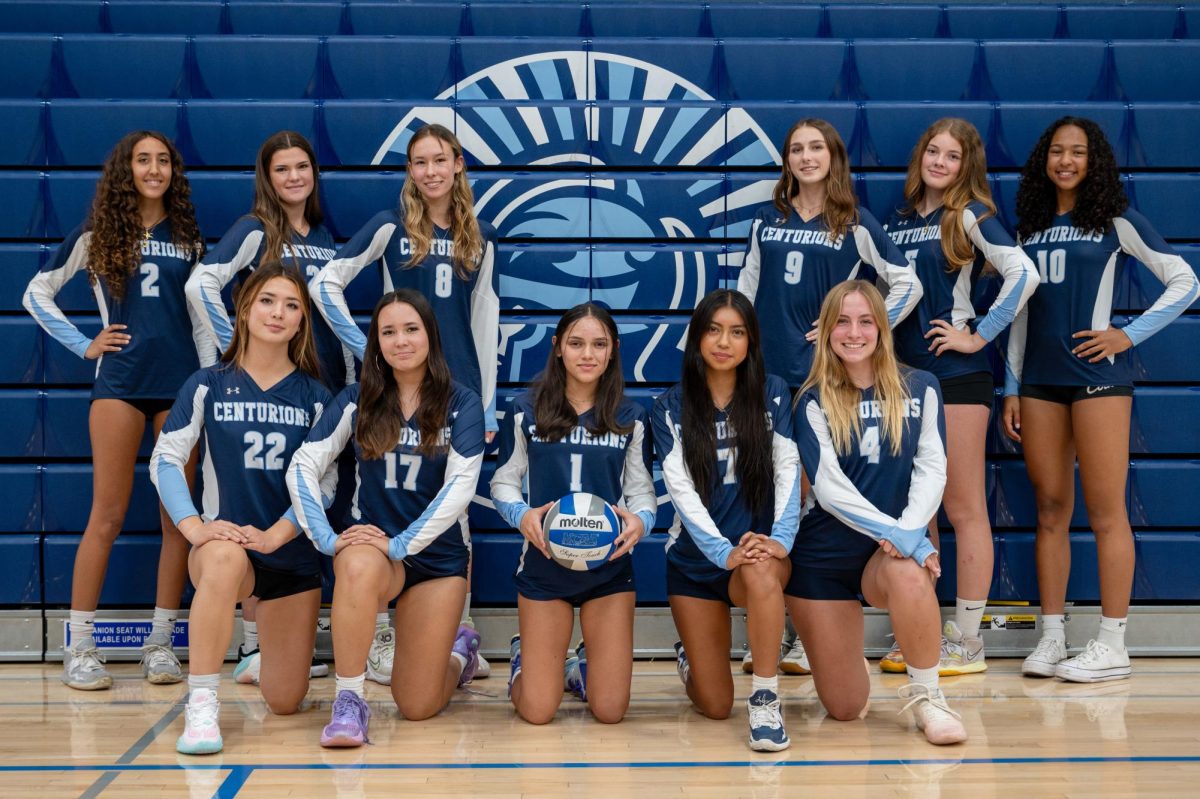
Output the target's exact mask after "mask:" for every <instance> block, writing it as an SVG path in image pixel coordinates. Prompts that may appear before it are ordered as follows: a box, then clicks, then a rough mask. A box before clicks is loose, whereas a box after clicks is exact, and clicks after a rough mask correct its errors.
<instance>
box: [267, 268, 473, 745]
mask: <svg viewBox="0 0 1200 799" xmlns="http://www.w3.org/2000/svg"><path fill="white" fill-rule="evenodd" d="M350 442H353V446H354V454H355V461H356V467H357V476H356V479H357V492H356V494H355V502H354V503H353V505H352V506H351V517H352V520H353V522H354V523H353V524H352V525H351V526H350V527H348V528H347V529H345V530H344V531H342V533H341V534H340V535H338V534H337V533H336V532H335V531H334V530H333V529H332V528H331V527H330V526H329V522H328V521H327V520H326V517H325V511H324V508H323V507H322V493H323V492H322V490H321V485H320V480H321V476H322V475H323V474H325V473H326V471H327V470H328V469H329V467H330V465H331V464H332V463H333V462H334V461H335V460H336V459H337V457H338V454H339V453H340V452H341V451H342V450H343V448H345V446H346V445H347V443H350ZM482 460H483V408H482V406H481V404H480V401H479V395H477V394H475V392H473V391H471V390H469V389H467V388H464V387H463V386H461V385H459V384H457V383H454V382H452V381H451V379H450V370H449V367H448V365H447V363H446V358H445V356H444V355H443V354H442V345H441V337H440V335H439V332H438V324H437V319H436V317H435V315H434V310H433V307H432V305H431V304H430V302H429V301H428V300H426V299H425V297H424V296H423V295H422V294H420V293H419V292H417V291H413V290H412V289H400V290H398V291H393V292H389V293H387V294H385V295H384V296H383V298H382V299H380V301H379V303H378V304H377V305H376V306H375V312H374V314H373V315H372V317H371V329H370V331H369V332H368V334H367V345H366V352H365V357H364V359H363V365H362V378H361V382H360V383H359V384H357V385H353V386H350V387H349V388H347V389H345V390H344V391H342V393H340V394H339V395H338V396H337V398H336V400H335V401H334V404H333V407H332V408H331V409H330V410H329V411H327V412H326V413H325V415H324V416H322V418H321V420H320V421H319V422H318V423H317V425H316V427H314V428H313V430H312V432H311V433H310V434H309V437H308V440H307V441H306V442H305V444H304V446H302V447H301V448H300V450H299V451H298V452H297V453H296V454H295V456H294V457H293V458H292V463H291V465H290V466H289V467H288V472H287V481H288V488H289V490H290V491H291V495H292V503H293V506H294V508H295V510H296V515H297V517H298V518H299V520H300V525H301V527H302V528H303V529H304V532H305V533H306V534H307V535H308V536H309V537H310V538H311V539H312V541H313V543H314V544H315V545H316V547H317V549H319V550H320V551H321V552H323V553H324V554H326V555H330V556H332V557H333V571H334V575H335V578H336V580H335V582H334V588H333V612H332V630H333V656H334V662H335V667H336V672H337V695H336V698H335V699H334V703H333V717H332V719H331V720H330V722H329V724H328V725H327V726H326V727H325V729H324V730H323V731H322V733H321V745H322V746H334V747H338V746H358V745H361V744H362V743H364V742H366V741H367V740H368V719H369V718H370V709H369V708H368V707H367V703H366V701H365V700H364V698H363V681H364V680H365V679H366V673H365V672H366V665H367V654H368V652H369V650H370V648H371V640H372V637H373V631H374V624H373V613H374V612H375V610H376V609H377V608H378V607H379V605H380V604H386V603H387V602H389V601H390V600H392V599H393V598H395V597H399V598H398V599H397V600H396V629H397V631H398V633H399V635H398V640H399V641H401V642H403V649H402V651H400V652H397V653H396V657H395V661H394V665H393V670H392V680H391V690H392V697H393V699H395V701H396V705H397V707H399V709H400V712H401V714H403V715H404V717H405V718H407V719H410V720H414V721H416V720H420V719H426V718H429V717H430V716H433V715H434V714H435V713H437V712H439V711H440V710H441V709H442V708H444V707H445V706H446V704H447V703H448V702H449V701H450V696H451V695H452V694H453V692H454V689H455V688H456V687H457V686H459V685H463V684H465V683H467V682H469V681H470V680H471V677H472V672H473V671H474V669H475V667H476V658H477V653H478V649H479V634H478V633H476V632H475V630H473V629H472V628H470V627H467V626H460V625H459V618H460V616H461V613H462V607H463V602H464V600H465V599H466V595H467V560H468V552H469V550H468V543H467V542H468V540H469V539H468V533H467V530H466V521H465V520H466V515H465V514H466V509H467V505H468V504H469V503H470V501H471V499H472V497H474V496H475V487H476V483H477V482H478V480H479V470H480V466H481V463H482Z"/></svg>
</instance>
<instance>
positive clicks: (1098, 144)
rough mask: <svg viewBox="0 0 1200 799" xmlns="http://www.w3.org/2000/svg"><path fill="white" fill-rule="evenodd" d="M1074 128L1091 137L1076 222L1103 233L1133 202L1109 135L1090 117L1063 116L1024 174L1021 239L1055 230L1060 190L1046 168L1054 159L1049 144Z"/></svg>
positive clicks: (1019, 218) (1019, 198) (1020, 194)
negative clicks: (1061, 130) (1064, 130)
mask: <svg viewBox="0 0 1200 799" xmlns="http://www.w3.org/2000/svg"><path fill="white" fill-rule="evenodd" d="M1066 125H1074V126H1075V127H1077V128H1079V129H1080V130H1082V131H1083V132H1084V135H1086V136H1087V143H1088V157H1087V175H1086V176H1085V177H1084V179H1083V180H1082V181H1081V182H1080V183H1079V193H1078V196H1077V199H1076V200H1075V208H1074V209H1073V210H1072V211H1071V224H1073V225H1074V226H1075V227H1077V228H1079V229H1080V230H1082V231H1085V232H1087V233H1103V232H1105V231H1106V230H1108V229H1109V227H1110V226H1111V225H1112V221H1113V219H1114V218H1115V217H1118V216H1120V215H1121V212H1123V211H1124V210H1125V209H1126V208H1128V207H1129V198H1128V197H1126V196H1125V189H1124V188H1123V187H1122V186H1121V173H1120V171H1119V170H1118V169H1117V159H1116V156H1115V155H1113V149H1112V145H1111V144H1109V143H1108V138H1107V137H1105V135H1104V131H1102V130H1100V126H1099V125H1097V124H1096V123H1095V122H1093V121H1092V120H1090V119H1085V118H1083V117H1070V116H1067V117H1063V118H1061V119H1058V120H1056V121H1055V122H1054V123H1053V124H1052V125H1051V126H1050V127H1048V128H1046V130H1045V132H1044V133H1042V137H1041V138H1040V139H1038V141H1037V144H1035V145H1034V146H1033V152H1031V153H1030V154H1029V160H1027V161H1026V162H1025V167H1024V169H1022V170H1021V184H1020V186H1019V187H1018V188H1017V240H1018V241H1024V240H1025V239H1027V238H1029V236H1031V235H1033V234H1034V233H1037V232H1038V231H1040V230H1045V229H1046V228H1048V227H1050V223H1051V222H1053V221H1054V215H1055V211H1056V210H1057V192H1056V189H1055V187H1054V184H1053V183H1052V182H1051V181H1050V176H1049V175H1047V174H1046V164H1047V161H1048V159H1049V156H1050V141H1051V140H1052V139H1053V138H1054V134H1055V133H1056V132H1057V131H1058V129H1059V128H1061V127H1064V126H1066Z"/></svg>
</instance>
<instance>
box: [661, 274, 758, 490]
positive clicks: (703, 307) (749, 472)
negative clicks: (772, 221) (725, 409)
mask: <svg viewBox="0 0 1200 799" xmlns="http://www.w3.org/2000/svg"><path fill="white" fill-rule="evenodd" d="M722 308H732V309H733V310H734V311H736V312H737V314H738V315H739V316H741V317H742V323H743V324H745V326H746V337H747V341H746V344H747V347H746V358H745V360H743V361H742V362H741V363H740V364H738V367H737V384H736V386H735V387H734V391H733V399H732V400H731V402H730V403H729V416H728V420H727V421H728V424H729V428H730V437H736V441H737V445H736V446H737V459H736V461H735V462H736V472H737V480H738V483H739V485H741V488H742V490H741V495H742V501H743V502H745V504H746V507H747V508H749V509H750V510H751V511H758V510H761V509H762V508H764V507H766V506H768V505H769V504H770V501H771V495H772V492H773V491H774V479H775V478H774V466H773V465H772V464H773V460H772V448H771V437H772V433H771V430H770V429H769V428H768V426H767V423H766V421H765V420H766V418H767V401H766V398H765V397H764V396H763V387H764V386H765V385H766V382H767V367H766V365H765V364H764V362H763V356H762V334H761V333H760V330H759V326H758V316H757V314H755V312H754V305H752V304H751V302H750V300H748V299H746V295H745V294H742V293H741V292H739V291H730V290H729V289H716V290H715V291H711V292H709V293H708V294H707V295H706V296H705V297H704V299H702V300H700V304H699V305H697V306H696V310H695V311H694V312H693V313H692V320H691V322H690V323H689V324H688V330H687V339H686V342H685V344H684V349H683V367H682V369H681V371H682V379H681V381H680V385H681V387H682V391H683V406H682V408H680V416H681V417H682V418H680V420H679V421H680V424H681V426H682V429H683V430H682V432H683V462H684V463H685V464H686V465H687V469H688V473H689V474H690V475H691V478H692V482H693V483H694V484H695V487H696V493H698V494H699V495H700V499H701V501H703V502H705V503H708V501H709V499H710V498H711V497H712V492H713V488H714V486H715V485H716V483H717V480H718V479H719V477H718V476H717V474H716V463H717V433H716V428H715V427H714V425H713V407H714V406H713V398H712V392H711V391H710V390H709V387H708V367H707V365H706V364H705V363H704V356H703V355H702V354H701V352H700V342H701V341H702V340H703V339H704V337H705V336H706V335H708V328H709V325H710V324H712V320H713V317H714V316H716V314H717V311H719V310H721V309H722Z"/></svg>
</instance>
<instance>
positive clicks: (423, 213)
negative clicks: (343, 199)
mask: <svg viewBox="0 0 1200 799" xmlns="http://www.w3.org/2000/svg"><path fill="white" fill-rule="evenodd" d="M430 137H432V138H435V139H437V140H438V141H440V142H442V143H443V144H445V145H446V146H447V147H449V148H450V152H451V153H453V155H454V159H455V160H456V161H457V160H458V159H459V158H462V157H463V149H462V145H461V144H459V142H458V138H457V137H455V135H454V134H453V133H451V132H450V130H449V129H448V128H446V127H444V126H442V125H426V126H425V127H423V128H421V129H420V130H418V131H417V132H416V133H415V134H413V137H412V138H411V139H410V140H409V142H408V160H409V163H410V164H411V162H412V151H413V147H414V146H416V144H417V142H419V141H421V140H422V139H427V138H430ZM409 169H411V166H410V167H409ZM400 215H401V216H402V217H404V231H405V233H407V234H408V240H409V242H410V243H411V244H412V258H410V259H409V261H408V263H407V264H405V265H404V266H405V268H406V269H407V268H409V267H413V266H417V265H418V264H420V263H421V262H422V261H424V260H425V258H426V256H428V255H429V247H430V244H432V242H433V220H432V219H431V218H430V217H429V209H428V208H427V207H426V205H425V198H424V197H422V196H421V192H420V190H419V189H418V188H417V183H416V181H415V180H413V179H412V174H411V172H410V173H409V174H407V175H406V177H405V178H404V188H403V189H402V190H401V192H400ZM450 235H451V237H452V239H453V241H454V259H453V263H454V273H455V274H457V275H458V276H459V277H460V278H462V279H463V280H466V279H467V277H468V275H470V273H471V272H474V271H475V270H476V269H478V268H479V263H480V260H481V259H482V257H483V234H482V233H481V232H480V231H479V221H478V220H477V219H475V195H474V194H473V193H472V192H471V184H470V183H468V182H467V168H466V166H464V167H463V168H462V169H460V170H459V171H458V174H456V175H455V176H454V184H453V186H452V188H451V190H450Z"/></svg>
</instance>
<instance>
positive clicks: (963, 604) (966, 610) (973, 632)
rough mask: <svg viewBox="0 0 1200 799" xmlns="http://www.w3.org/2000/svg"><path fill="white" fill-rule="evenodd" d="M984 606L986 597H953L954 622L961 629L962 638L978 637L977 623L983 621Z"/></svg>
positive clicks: (985, 606) (985, 605)
mask: <svg viewBox="0 0 1200 799" xmlns="http://www.w3.org/2000/svg"><path fill="white" fill-rule="evenodd" d="M986 608H987V600H986V599H963V598H962V597H956V598H955V600H954V623H955V624H957V625H958V629H960V630H962V634H963V638H978V637H979V625H980V624H981V623H982V622H983V611H984V609H986Z"/></svg>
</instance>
